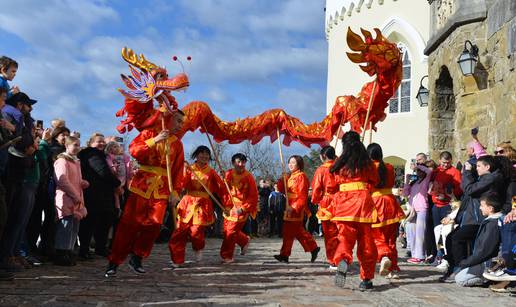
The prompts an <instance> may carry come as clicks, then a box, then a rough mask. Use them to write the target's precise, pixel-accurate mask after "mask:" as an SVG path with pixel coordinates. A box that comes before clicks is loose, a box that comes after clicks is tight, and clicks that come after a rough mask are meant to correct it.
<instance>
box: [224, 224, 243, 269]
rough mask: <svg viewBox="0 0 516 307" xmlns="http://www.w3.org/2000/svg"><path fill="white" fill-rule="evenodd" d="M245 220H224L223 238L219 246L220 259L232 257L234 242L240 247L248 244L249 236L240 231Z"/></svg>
mask: <svg viewBox="0 0 516 307" xmlns="http://www.w3.org/2000/svg"><path fill="white" fill-rule="evenodd" d="M245 222H246V221H242V222H233V221H228V220H224V240H223V241H222V246H221V247H220V256H221V257H222V259H233V253H234V251H235V244H238V245H239V246H240V247H241V248H243V247H244V246H246V245H247V244H249V237H248V236H247V235H246V234H245V233H244V232H243V231H242V228H243V227H244V225H245Z"/></svg>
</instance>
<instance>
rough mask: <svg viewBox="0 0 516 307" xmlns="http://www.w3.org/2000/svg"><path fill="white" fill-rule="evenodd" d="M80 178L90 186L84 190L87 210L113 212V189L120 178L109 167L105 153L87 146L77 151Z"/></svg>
mask: <svg viewBox="0 0 516 307" xmlns="http://www.w3.org/2000/svg"><path fill="white" fill-rule="evenodd" d="M78 157H79V160H81V171H82V178H83V179H84V180H86V181H88V182H89V184H90V186H89V187H88V188H87V189H86V190H84V201H85V204H86V208H88V212H89V213H90V214H92V213H93V212H96V213H98V212H107V213H110V212H111V213H114V212H115V194H114V192H115V189H116V188H117V187H119V186H120V180H118V178H117V177H116V176H115V175H114V174H113V172H112V171H111V168H110V167H109V165H108V163H107V160H106V154H105V153H104V152H103V151H102V150H99V149H97V148H94V147H87V148H85V149H83V150H81V151H80V152H79V155H78Z"/></svg>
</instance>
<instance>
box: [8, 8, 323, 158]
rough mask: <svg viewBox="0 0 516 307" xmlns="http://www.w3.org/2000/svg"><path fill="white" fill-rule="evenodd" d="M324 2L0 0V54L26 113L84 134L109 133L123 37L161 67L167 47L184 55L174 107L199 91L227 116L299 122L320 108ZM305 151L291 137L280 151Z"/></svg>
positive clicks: (117, 102) (117, 101) (168, 63)
mask: <svg viewBox="0 0 516 307" xmlns="http://www.w3.org/2000/svg"><path fill="white" fill-rule="evenodd" d="M324 2H325V1H323V0H282V1H278V0H259V1H258V0H256V1H246V0H220V1H216V0H171V1H165V0H151V1H122V0H112V1H107V0H105V1H102V0H99V1H72V0H47V1H39V0H17V1H2V6H1V7H2V9H1V11H0V41H1V44H0V46H1V47H0V54H2V55H8V56H10V57H12V58H14V59H16V60H17V61H18V63H19V65H20V66H19V70H18V75H17V77H16V78H15V79H14V81H13V82H12V84H11V85H18V86H19V87H20V89H21V90H22V91H24V92H26V93H27V94H28V95H29V96H30V97H32V98H34V99H37V100H38V103H37V104H36V105H35V108H34V111H33V117H34V118H36V119H43V120H44V121H45V124H48V123H49V122H50V120H51V119H52V118H56V117H61V118H64V119H65V120H66V121H67V126H68V127H69V128H70V129H71V130H77V131H80V132H81V133H82V134H83V139H86V138H87V136H88V135H90V134H91V133H92V132H95V131H100V132H103V133H105V134H108V135H110V134H114V133H115V127H116V125H117V124H118V122H119V119H117V118H116V117H115V115H114V114H115V112H116V111H117V110H118V109H120V107H121V106H122V103H123V98H122V96H121V95H120V94H119V93H118V92H117V91H116V89H117V88H118V87H121V86H122V83H121V80H120V77H119V75H120V73H124V74H126V73H128V69H127V65H126V63H125V62H124V61H123V60H122V58H121V56H120V50H121V49H122V47H124V46H128V47H130V48H132V49H133V50H135V51H136V52H138V53H144V54H145V56H146V57H147V58H148V59H149V60H151V61H153V62H154V63H156V64H158V65H161V66H165V67H167V69H168V71H169V74H170V75H173V74H174V73H177V72H180V69H181V68H180V66H179V65H178V64H177V63H174V62H172V60H171V57H172V56H173V55H177V56H179V57H182V58H185V57H186V56H188V55H190V56H192V58H193V59H192V62H191V63H186V64H185V70H186V72H187V73H188V75H189V78H190V84H191V85H190V88H189V89H188V91H187V92H186V93H185V94H180V95H177V96H176V97H177V98H178V101H179V104H180V106H183V105H185V104H186V103H187V102H189V101H193V100H203V101H206V102H207V103H208V104H209V105H210V107H211V108H212V110H213V111H214V112H215V114H217V115H218V116H219V117H221V118H222V119H223V120H227V121H231V120H234V119H236V118H243V117H246V116H254V115H257V114H259V113H261V112H263V111H265V110H267V109H271V108H283V109H284V110H285V111H286V112H287V113H289V114H292V115H294V116H297V117H299V118H300V119H301V120H303V121H304V122H307V123H308V122H313V121H319V120H321V119H322V118H323V117H324V116H325V103H326V78H327V43H326V40H325V37H324ZM132 135H133V136H134V135H135V133H132ZM266 142H268V140H267V141H266ZM184 143H185V151H186V152H190V148H189V147H192V146H194V145H198V144H204V143H206V138H205V137H204V136H201V135H200V134H198V133H196V134H187V136H185V139H184ZM306 152H307V149H306V148H305V147H302V146H300V145H293V146H291V148H289V149H288V150H287V153H289V154H292V153H300V154H304V153H306Z"/></svg>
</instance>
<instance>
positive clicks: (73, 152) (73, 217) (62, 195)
mask: <svg viewBox="0 0 516 307" xmlns="http://www.w3.org/2000/svg"><path fill="white" fill-rule="evenodd" d="M80 146H81V144H80V141H79V139H77V138H75V137H71V136H68V137H66V140H65V147H66V151H65V152H64V153H61V154H59V155H58V156H57V160H56V162H54V170H55V177H56V198H55V200H56V209H57V214H58V218H59V221H58V222H57V231H56V240H55V248H56V258H55V260H54V263H55V264H57V265H64V266H71V265H75V261H74V259H73V254H72V252H73V248H74V246H75V242H76V240H77V234H78V233H79V223H80V220H81V219H82V218H84V217H85V216H86V214H87V211H86V207H85V206H84V197H83V192H82V190H83V189H86V188H87V187H88V186H89V183H88V182H87V181H86V180H83V179H82V174H81V163H80V161H79V159H78V158H77V153H78V152H79V150H80V148H81V147H80Z"/></svg>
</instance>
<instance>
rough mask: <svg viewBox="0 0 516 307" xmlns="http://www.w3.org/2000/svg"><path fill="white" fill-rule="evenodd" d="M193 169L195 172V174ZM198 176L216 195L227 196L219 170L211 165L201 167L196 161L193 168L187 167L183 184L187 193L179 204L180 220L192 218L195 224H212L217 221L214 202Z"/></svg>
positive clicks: (187, 220)
mask: <svg viewBox="0 0 516 307" xmlns="http://www.w3.org/2000/svg"><path fill="white" fill-rule="evenodd" d="M192 171H193V172H195V175H194V173H193V172H192ZM197 177H199V178H200V179H201V180H202V182H203V184H204V185H205V186H206V187H207V188H208V189H209V190H210V192H211V193H212V194H213V195H214V196H218V197H220V199H223V198H224V197H225V194H226V192H225V191H226V188H225V187H224V183H223V181H222V179H221V178H220V177H219V175H218V174H217V172H215V171H214V170H213V169H212V168H211V167H210V166H209V165H205V166H204V167H200V166H199V165H198V164H197V163H194V164H193V165H192V166H191V170H190V168H186V169H185V173H184V184H183V185H184V189H185V190H186V195H185V196H183V198H182V199H181V201H180V202H179V205H178V206H177V215H178V220H179V222H180V223H185V224H188V223H189V222H190V220H192V224H193V225H201V226H206V225H211V224H213V222H215V215H214V214H213V212H214V211H213V203H212V201H211V199H210V195H209V194H208V192H206V190H205V189H204V187H203V186H202V185H201V184H200V183H199V181H198V180H197Z"/></svg>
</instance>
